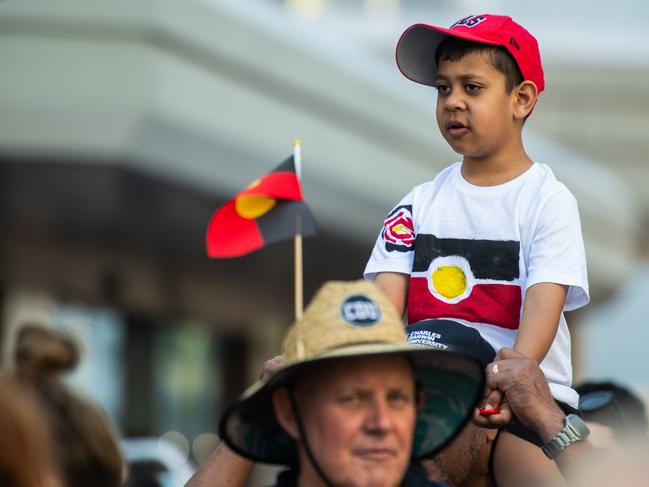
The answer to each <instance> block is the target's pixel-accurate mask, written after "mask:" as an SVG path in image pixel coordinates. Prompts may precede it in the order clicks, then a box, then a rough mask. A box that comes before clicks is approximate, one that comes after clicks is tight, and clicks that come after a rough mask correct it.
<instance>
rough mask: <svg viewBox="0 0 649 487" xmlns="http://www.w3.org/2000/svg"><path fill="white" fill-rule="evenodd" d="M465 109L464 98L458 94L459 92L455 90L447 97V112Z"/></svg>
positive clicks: (445, 105) (445, 106)
mask: <svg viewBox="0 0 649 487" xmlns="http://www.w3.org/2000/svg"><path fill="white" fill-rule="evenodd" d="M465 107H466V105H465V103H464V97H463V96H462V93H458V91H457V90H453V91H452V92H451V93H449V94H448V95H447V96H446V99H445V104H444V108H446V109H447V110H449V111H456V110H464V108H465Z"/></svg>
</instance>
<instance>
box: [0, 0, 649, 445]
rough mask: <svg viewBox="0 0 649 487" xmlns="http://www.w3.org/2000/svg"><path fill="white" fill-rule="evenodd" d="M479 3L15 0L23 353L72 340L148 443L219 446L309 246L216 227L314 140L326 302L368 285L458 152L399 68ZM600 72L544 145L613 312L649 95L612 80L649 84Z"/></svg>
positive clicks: (114, 410)
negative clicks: (392, 238)
mask: <svg viewBox="0 0 649 487" xmlns="http://www.w3.org/2000/svg"><path fill="white" fill-rule="evenodd" d="M460 3H461V4H462V5H460V4H457V3H456V2H448V1H447V2H440V3H439V5H438V11H436V12H432V13H431V12H430V6H429V3H428V2H422V1H414V0H412V1H405V0H404V1H403V2H398V1H396V0H394V1H387V0H385V1H382V2H380V1H374V2H371V1H365V2H362V1H355V2H352V1H350V2H342V1H340V2H334V1H330V2H327V1H325V0H321V1H319V2H316V1H303V2H300V1H297V0H296V1H286V2H280V1H245V2H244V1H237V0H203V1H201V0H147V1H139V2H134V1H126V0H113V1H111V2H100V1H88V0H83V1H82V0H60V1H58V2H55V3H51V2H44V1H36V0H20V1H5V2H2V4H0V38H1V42H0V66H1V68H0V69H1V71H0V231H1V232H2V236H3V238H2V241H1V244H0V297H1V298H2V311H3V314H2V316H3V319H2V323H1V326H2V337H3V348H4V350H5V352H6V351H8V350H9V349H10V347H11V337H12V332H13V330H15V328H16V327H17V326H19V325H20V323H22V322H24V321H25V320H40V321H45V322H47V323H52V324H59V325H62V326H67V327H71V328H72V329H74V330H76V332H77V334H78V335H79V336H81V337H82V339H83V341H84V346H85V349H86V351H87V359H86V364H85V365H84V368H82V370H80V371H79V373H78V374H77V376H76V377H74V378H73V380H74V381H76V382H77V383H78V384H79V385H80V387H83V388H85V389H86V390H88V391H90V393H91V394H93V395H94V396H95V397H96V398H97V399H98V400H100V401H101V402H102V404H103V405H104V407H106V408H107V409H108V410H109V411H110V412H111V414H112V415H113V417H114V418H115V419H116V420H117V421H118V423H119V425H120V428H121V430H122V432H123V433H124V434H126V435H152V434H156V435H157V434H161V433H163V432H166V431H170V430H176V431H180V432H182V433H183V435H185V437H186V438H187V439H188V442H189V443H190V444H191V441H192V439H193V438H196V437H198V436H199V435H200V434H201V433H203V432H206V431H212V432H213V431H215V427H216V420H217V418H218V415H219V414H220V412H221V411H222V409H223V407H224V405H225V404H226V403H227V402H228V401H230V400H231V399H232V398H234V397H235V395H236V394H237V393H238V392H240V391H241V390H242V389H243V387H244V386H245V385H246V384H247V383H248V382H249V381H250V380H252V378H254V377H255V375H256V373H257V369H258V367H259V365H260V364H261V363H262V361H263V359H265V358H267V357H270V356H272V355H274V354H276V353H277V352H278V350H279V340H280V338H281V335H282V333H283V331H284V330H285V328H286V326H287V325H288V324H289V322H290V321H291V319H292V309H293V305H292V272H293V268H292V265H293V264H292V262H293V261H292V245H291V244H290V242H286V243H280V244H276V245H274V246H271V247H269V248H266V249H263V250H261V251H259V252H257V253H255V254H252V255H250V256H247V257H244V258H240V259H234V260H227V261H214V260H209V259H207V258H206V256H205V251H204V232H205V228H206V225H207V222H208V220H209V217H210V215H211V213H212V212H213V211H214V210H215V209H216V208H217V207H218V205H219V204H221V203H222V202H224V201H225V200H227V199H229V198H230V197H231V196H232V195H234V194H235V193H236V192H237V191H238V190H239V189H241V188H242V187H244V186H245V185H247V184H248V183H249V182H251V181H253V180H254V179H256V178H257V177H259V176H260V175H262V174H264V173H265V172H266V171H268V170H269V169H271V168H272V167H274V166H275V165H276V164H277V163H279V162H280V161H281V160H283V159H284V158H285V157H286V156H288V155H289V153H290V151H291V142H292V140H293V139H295V138H300V139H302V141H303V144H304V146H303V165H304V169H303V176H304V187H305V194H306V198H307V201H308V204H309V205H310V206H311V208H312V209H313V212H314V214H315V216H316V219H317V220H318V223H319V225H320V227H321V235H320V236H319V237H317V238H314V239H309V240H306V241H305V253H304V256H305V279H306V282H305V286H306V290H305V297H306V298H309V297H310V296H311V294H312V292H313V291H314V289H315V288H316V287H317V285H318V284H319V283H321V282H322V281H324V280H326V279H351V278H357V277H359V276H360V275H361V272H362V269H363V267H364V263H365V260H366V258H367V256H368V255H369V251H370V249H371V247H372V245H373V242H374V239H375V238H376V235H377V233H378V230H379V226H380V223H381V222H382V220H383V217H384V215H385V213H386V212H387V211H388V210H389V209H390V208H391V207H392V206H393V205H394V204H395V203H396V202H397V201H398V200H399V198H400V197H401V196H403V195H404V194H405V193H406V192H407V191H408V190H409V189H410V187H412V186H413V185H414V184H417V183H419V182H422V181H425V180H429V179H431V178H432V177H433V176H434V174H435V173H436V172H437V171H439V170H440V169H441V168H442V167H444V166H446V165H448V163H450V162H452V161H454V160H455V159H456V155H455V154H453V153H452V152H451V151H450V149H448V148H447V147H446V145H445V143H444V142H443V140H442V138H441V137H440V136H439V135H438V133H437V129H436V125H435V121H434V113H433V104H434V100H433V97H432V94H431V92H430V90H428V89H426V88H425V87H418V86H415V85H414V84H413V83H411V82H409V81H407V80H406V79H405V78H403V77H402V76H401V75H400V74H399V73H398V71H397V69H396V68H395V67H394V65H393V61H392V59H391V56H392V54H391V53H392V49H393V47H394V45H395V42H396V39H397V36H398V34H399V32H400V31H401V30H403V28H404V27H405V26H406V25H408V23H409V21H410V20H413V21H414V20H420V21H421V20H428V21H430V22H436V23H438V22H442V21H444V20H445V19H448V23H449V24H450V23H452V20H453V19H455V18H457V17H460V16H462V14H463V13H465V12H464V11H465V10H467V9H468V8H469V7H467V6H466V5H464V3H467V4H468V3H469V2H460ZM506 3H507V2H498V5H499V6H503V5H504V4H506ZM465 7H466V8H465ZM460 10H462V11H460ZM422 12H426V16H425V17H420V18H415V17H416V16H417V15H422ZM468 13H471V12H468ZM438 14H439V15H438ZM533 14H534V12H527V18H530V19H531V23H532V24H534V23H537V24H538V20H537V19H536V17H535V16H534V15H533ZM521 15H522V17H521ZM521 15H519V18H521V20H522V21H523V23H525V22H526V21H527V18H526V14H525V13H521ZM547 15H549V14H547ZM547 15H546V18H547ZM440 17H442V19H441V20H440ZM534 27H535V26H534V25H531V26H530V30H532V31H533V32H535V30H534ZM549 37H551V36H550V34H548V29H545V30H542V36H541V37H540V41H541V45H542V46H543V45H544V42H545V41H546V38H549ZM377 39H381V41H380V43H378V42H377ZM589 63H590V64H588V63H584V64H575V63H567V62H562V61H560V60H559V61H558V62H556V63H552V62H548V63H546V67H545V70H546V76H547V78H548V81H549V89H548V92H547V93H544V94H543V97H542V100H541V101H542V102H541V103H540V104H539V106H538V108H537V109H536V110H535V114H534V116H533V117H532V118H531V119H530V123H529V124H528V125H529V127H528V128H527V129H526V132H527V133H526V141H527V143H528V147H529V149H530V152H531V155H532V156H533V157H534V158H535V159H536V160H539V161H540V162H546V163H548V164H549V165H550V166H551V167H552V168H553V169H554V170H555V172H556V173H557V175H558V177H559V178H560V179H561V180H562V181H564V182H565V183H566V184H567V186H568V187H569V188H570V189H571V190H572V191H573V193H574V194H575V195H576V197H577V199H578V201H579V203H580V209H581V214H582V221H583V228H584V236H585V240H586V245H587V251H588V258H589V273H590V279H591V287H592V295H593V298H594V300H595V301H598V300H601V299H603V298H605V297H606V296H608V295H609V294H610V293H611V292H612V291H613V290H615V289H616V288H617V287H618V286H619V285H620V284H621V283H623V282H624V281H625V280H626V279H627V277H628V276H629V275H630V273H631V271H632V269H633V266H634V259H635V255H634V247H633V244H634V238H635V232H636V225H637V215H638V213H639V212H640V211H641V209H642V208H643V206H644V207H646V206H647V205H649V200H642V198H640V197H639V196H637V194H635V193H634V189H633V188H634V187H635V186H637V185H640V186H642V184H646V181H647V180H648V179H649V176H647V172H646V168H644V169H642V170H640V169H638V168H637V167H636V166H637V165H638V164H637V162H641V161H643V160H644V157H646V153H647V152H646V150H644V152H642V150H641V149H640V148H641V146H642V144H646V136H645V135H643V134H644V132H643V133H642V134H641V133H640V132H639V131H635V130H636V127H635V126H633V123H631V122H629V121H628V120H627V119H625V118H624V116H623V114H622V113H621V110H618V109H619V108H620V106H622V107H628V108H629V111H628V112H626V114H627V115H628V116H630V117H636V118H632V120H635V121H636V122H637V120H639V119H640V117H646V114H647V113H649V109H648V108H647V107H646V103H647V98H646V97H645V98H643V99H641V100H638V99H635V98H634V97H633V96H631V98H628V99H627V98H626V97H622V96H620V97H619V98H613V94H611V89H610V84H614V85H615V86H620V85H621V86H623V87H624V89H625V90H626V91H631V93H633V90H636V91H637V92H638V93H640V92H641V91H643V90H644V89H646V82H644V81H642V80H647V78H648V75H647V71H646V70H644V71H642V70H641V69H640V70H638V68H637V67H633V68H628V69H629V70H631V69H633V70H635V71H634V72H636V71H638V72H639V73H640V74H639V75H638V76H631V75H630V74H629V73H628V72H627V71H625V70H626V69H627V67H626V66H624V65H620V66H616V67H615V68H610V69H609V68H606V69H604V68H602V66H601V65H599V64H597V62H596V61H592V59H591V61H589ZM584 73H588V76H584ZM602 95H605V96H604V97H602ZM603 98H604V99H603ZM643 104H644V105H643ZM629 113H630V114H631V115H629ZM616 117H617V118H616ZM611 120H614V121H616V122H617V123H619V124H622V127H627V128H628V130H622V129H621V128H620V126H618V125H617V123H613V124H611V123H610V121H611ZM598 124H599V125H598ZM610 125H613V126H614V127H613V128H611V126H610ZM615 130H620V131H621V132H622V133H621V135H622V136H623V137H620V138H619V140H618V137H617V136H616V134H618V132H615ZM643 130H645V131H646V125H644V129H643ZM612 131H613V132H612ZM633 137H635V139H634V138H633ZM614 144H619V145H618V146H615V145H614ZM634 144H635V145H634ZM616 147H617V148H616ZM618 149H619V150H618ZM622 154H624V156H625V157H623V156H622ZM622 158H623V159H624V164H618V163H619V162H620V159H622ZM607 162H608V163H609V166H608V167H607V164H606V163H607ZM619 167H622V168H624V171H623V175H622V177H621V176H620V175H618V174H617V172H618V171H617V170H616V171H614V170H613V168H616V169H617V168H619ZM625 177H626V179H625ZM642 178H646V179H642ZM573 320H574V321H577V317H575V318H573ZM576 336H577V337H578V336H579V333H577V334H576ZM577 351H578V352H579V353H581V352H580V351H579V343H577Z"/></svg>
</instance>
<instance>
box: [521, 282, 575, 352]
mask: <svg viewBox="0 0 649 487" xmlns="http://www.w3.org/2000/svg"><path fill="white" fill-rule="evenodd" d="M567 293H568V286H564V285H561V284H555V283H552V282H541V283H538V284H534V285H533V286H532V287H530V288H529V289H528V290H527V292H526V293H525V305H524V306H523V316H522V318H521V323H520V325H519V327H518V333H517V335H516V342H515V343H514V350H516V351H517V352H520V353H522V354H523V355H525V356H526V357H529V358H532V359H535V360H537V361H539V362H541V361H542V360H543V358H544V357H545V355H546V354H547V353H548V350H550V346H551V345H552V342H553V341H554V337H555V336H556V334H557V329H558V327H559V319H560V317H561V312H562V311H563V306H564V304H565V302H566V295H567Z"/></svg>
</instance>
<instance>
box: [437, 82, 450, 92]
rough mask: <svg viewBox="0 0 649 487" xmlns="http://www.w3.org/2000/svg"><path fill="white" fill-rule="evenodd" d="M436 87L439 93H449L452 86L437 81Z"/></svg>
mask: <svg viewBox="0 0 649 487" xmlns="http://www.w3.org/2000/svg"><path fill="white" fill-rule="evenodd" d="M435 89H436V90H437V91H438V92H439V93H448V92H449V91H450V90H451V87H450V86H449V85H446V84H444V83H437V84H436V85H435Z"/></svg>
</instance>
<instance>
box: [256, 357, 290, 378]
mask: <svg viewBox="0 0 649 487" xmlns="http://www.w3.org/2000/svg"><path fill="white" fill-rule="evenodd" d="M283 364H284V359H283V358H282V356H281V355H275V356H274V357H273V358H271V359H268V360H266V361H265V362H264V364H263V365H262V366H261V372H260V373H259V380H261V381H263V382H266V381H267V380H268V379H270V378H271V376H272V375H273V374H274V373H275V372H277V371H278V370H279V369H281V368H282V365H283Z"/></svg>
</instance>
